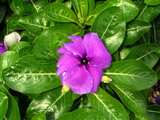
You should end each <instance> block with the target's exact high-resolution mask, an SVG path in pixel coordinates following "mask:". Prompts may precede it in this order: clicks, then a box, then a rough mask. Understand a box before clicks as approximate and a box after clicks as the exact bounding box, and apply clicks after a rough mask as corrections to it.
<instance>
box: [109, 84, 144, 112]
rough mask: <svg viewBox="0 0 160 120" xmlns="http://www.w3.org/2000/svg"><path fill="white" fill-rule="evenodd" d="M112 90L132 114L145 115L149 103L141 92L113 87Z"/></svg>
mask: <svg viewBox="0 0 160 120" xmlns="http://www.w3.org/2000/svg"><path fill="white" fill-rule="evenodd" d="M112 88H113V89H114V91H115V92H116V93H117V94H118V96H119V97H120V99H121V101H122V103H123V104H124V105H125V106H126V107H127V108H128V109H129V110H130V111H132V112H134V113H139V114H145V112H146V108H147V103H146V100H145V98H144V96H143V95H142V94H141V93H140V92H139V91H134V90H132V89H129V88H127V87H122V86H117V85H113V86H112Z"/></svg>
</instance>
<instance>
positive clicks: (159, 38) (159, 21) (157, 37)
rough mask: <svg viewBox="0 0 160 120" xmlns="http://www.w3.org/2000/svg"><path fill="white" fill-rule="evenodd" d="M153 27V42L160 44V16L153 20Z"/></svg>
mask: <svg viewBox="0 0 160 120" xmlns="http://www.w3.org/2000/svg"><path fill="white" fill-rule="evenodd" d="M152 26H153V27H152V28H151V38H152V40H153V43H156V44H159V45H160V34H159V33H160V29H159V27H160V17H157V18H156V19H155V20H154V21H153V22H152Z"/></svg>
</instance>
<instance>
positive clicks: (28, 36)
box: [20, 30, 39, 44]
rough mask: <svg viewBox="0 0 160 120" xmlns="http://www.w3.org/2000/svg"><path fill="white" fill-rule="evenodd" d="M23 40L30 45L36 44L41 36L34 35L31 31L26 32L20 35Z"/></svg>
mask: <svg viewBox="0 0 160 120" xmlns="http://www.w3.org/2000/svg"><path fill="white" fill-rule="evenodd" d="M20 36H21V39H22V40H24V41H28V42H29V43H30V44H34V43H35V41H36V40H37V38H38V36H39V35H34V34H32V33H31V32H29V31H26V30H24V31H23V32H21V33H20Z"/></svg>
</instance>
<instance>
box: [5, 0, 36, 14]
mask: <svg viewBox="0 0 160 120" xmlns="http://www.w3.org/2000/svg"><path fill="white" fill-rule="evenodd" d="M8 3H9V6H10V8H11V9H12V11H13V12H14V13H15V14H16V15H26V14H32V13H34V12H36V10H35V8H34V7H33V4H32V3H31V2H26V1H24V0H8Z"/></svg>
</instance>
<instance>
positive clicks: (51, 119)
mask: <svg viewBox="0 0 160 120" xmlns="http://www.w3.org/2000/svg"><path fill="white" fill-rule="evenodd" d="M72 104H73V99H72V92H71V91H69V92H67V93H61V88H56V89H53V90H50V91H47V92H44V93H42V94H40V95H39V96H38V97H36V98H35V99H33V101H32V102H31V103H30V105H29V107H28V109H27V112H26V118H27V119H30V118H31V117H32V116H33V115H35V114H37V113H44V114H46V118H47V119H48V120H55V119H57V118H58V117H59V116H60V115H62V114H64V113H66V112H69V110H70V108H71V106H72Z"/></svg>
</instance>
